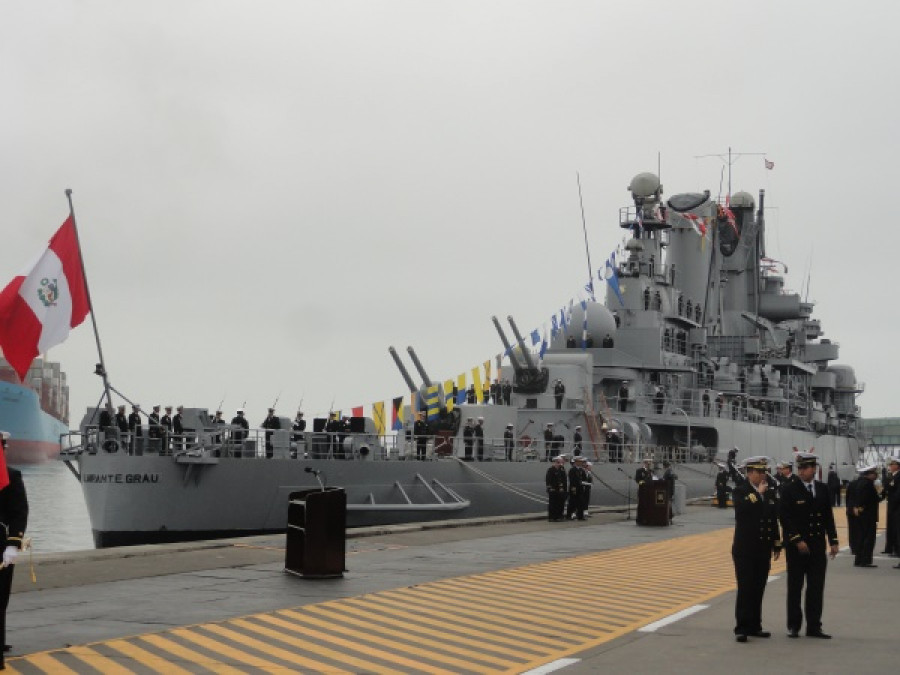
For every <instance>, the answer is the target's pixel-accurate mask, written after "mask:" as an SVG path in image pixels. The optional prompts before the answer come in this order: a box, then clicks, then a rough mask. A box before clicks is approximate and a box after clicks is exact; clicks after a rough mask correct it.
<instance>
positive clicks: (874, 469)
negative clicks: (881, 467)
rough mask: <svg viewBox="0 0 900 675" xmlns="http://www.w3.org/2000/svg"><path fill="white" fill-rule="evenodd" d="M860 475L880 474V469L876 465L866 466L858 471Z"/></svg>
mask: <svg viewBox="0 0 900 675" xmlns="http://www.w3.org/2000/svg"><path fill="white" fill-rule="evenodd" d="M858 471H859V473H860V474H866V473H878V467H877V466H876V465H875V464H869V465H868V466H864V467H862V468H861V469H858Z"/></svg>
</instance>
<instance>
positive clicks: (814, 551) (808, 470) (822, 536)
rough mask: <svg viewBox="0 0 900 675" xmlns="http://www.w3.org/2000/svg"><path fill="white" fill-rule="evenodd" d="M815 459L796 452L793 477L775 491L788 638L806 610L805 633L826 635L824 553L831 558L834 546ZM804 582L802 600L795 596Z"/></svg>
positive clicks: (831, 520)
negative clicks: (783, 561)
mask: <svg viewBox="0 0 900 675" xmlns="http://www.w3.org/2000/svg"><path fill="white" fill-rule="evenodd" d="M817 461H818V460H817V458H816V456H815V455H814V454H812V453H808V452H798V453H797V454H796V463H797V479H796V480H793V481H791V482H790V483H787V484H786V485H785V486H784V487H783V489H782V492H781V499H780V503H781V508H780V513H779V516H780V520H781V530H782V534H783V537H784V548H785V552H786V555H787V577H788V579H787V587H788V589H787V628H788V637H791V638H797V637H799V636H800V627H801V625H802V623H803V613H804V609H805V610H806V635H807V637H814V638H824V639H829V638H831V636H830V635H829V634H827V633H825V632H823V631H822V605H823V595H824V592H825V571H826V569H827V567H828V555H829V554H830V555H831V557H832V558H834V557H835V556H836V555H837V554H838V550H839V545H838V538H837V530H836V529H835V526H834V514H833V513H832V511H831V496H830V495H829V494H828V486H827V485H825V483H823V482H822V481H818V480H815V476H816V464H817ZM804 584H805V585H806V601H805V603H804V607H803V608H801V595H802V594H803V586H804Z"/></svg>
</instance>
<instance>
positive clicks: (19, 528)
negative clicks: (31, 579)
mask: <svg viewBox="0 0 900 675" xmlns="http://www.w3.org/2000/svg"><path fill="white" fill-rule="evenodd" d="M8 440H9V433H8V432H6V431H0V444H2V447H3V450H2V451H3V453H4V454H5V453H6V443H7V441H8ZM0 471H2V469H0ZM7 471H8V473H9V483H8V484H7V485H6V486H4V487H3V488H2V489H0V522H2V523H3V525H4V527H2V528H0V538H2V541H0V543H2V548H3V566H2V569H0V640H2V642H0V645H3V649H2V650H0V670H2V669H5V668H6V664H5V663H4V661H3V656H4V652H6V651H7V650H8V649H9V647H8V646H7V644H6V608H7V607H8V606H9V593H10V590H12V580H13V572H14V571H15V569H16V559H17V558H18V556H19V553H20V552H21V550H22V547H23V540H24V538H25V528H26V527H27V526H28V496H27V495H26V493H25V483H24V481H23V480H22V473H21V472H20V471H18V470H17V469H13V468H12V467H8V468H7Z"/></svg>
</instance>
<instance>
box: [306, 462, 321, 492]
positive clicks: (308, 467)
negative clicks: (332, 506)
mask: <svg viewBox="0 0 900 675" xmlns="http://www.w3.org/2000/svg"><path fill="white" fill-rule="evenodd" d="M303 470H304V471H306V473H311V474H312V475H313V476H315V477H316V480H317V481H319V487H320V488H321V489H322V492H324V491H325V483H323V482H322V479H321V478H319V474H320V473H322V472H321V471H319V470H318V469H314V468H312V467H311V466H307V467H305V468H304V469H303Z"/></svg>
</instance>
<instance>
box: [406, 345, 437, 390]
mask: <svg viewBox="0 0 900 675" xmlns="http://www.w3.org/2000/svg"><path fill="white" fill-rule="evenodd" d="M406 351H407V352H409V358H411V359H412V362H413V365H414V366H415V367H416V370H418V371H419V375H420V376H421V377H422V382H424V383H425V386H426V387H430V386H432V382H431V379H430V378H429V377H428V373H426V372H425V369H424V368H423V367H422V362H421V361H419V357H418V356H416V352H415V350H414V349H413V348H412V347H407V348H406Z"/></svg>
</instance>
